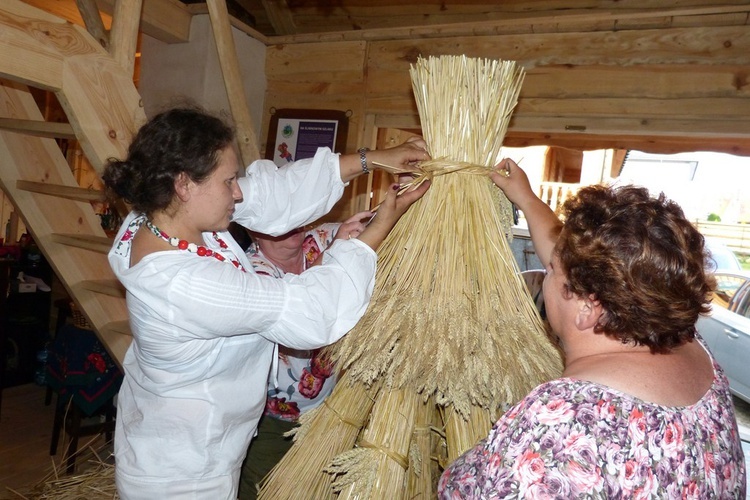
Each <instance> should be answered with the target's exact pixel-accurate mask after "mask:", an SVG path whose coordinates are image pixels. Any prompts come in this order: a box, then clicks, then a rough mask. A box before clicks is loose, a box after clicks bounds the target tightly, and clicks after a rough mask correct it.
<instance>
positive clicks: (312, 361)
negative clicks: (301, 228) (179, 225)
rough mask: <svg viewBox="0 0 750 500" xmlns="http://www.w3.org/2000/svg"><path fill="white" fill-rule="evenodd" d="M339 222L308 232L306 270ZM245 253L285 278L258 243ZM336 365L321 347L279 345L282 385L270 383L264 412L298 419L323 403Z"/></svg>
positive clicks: (263, 270) (259, 267)
mask: <svg viewBox="0 0 750 500" xmlns="http://www.w3.org/2000/svg"><path fill="white" fill-rule="evenodd" d="M339 225H340V224H335V223H327V224H322V225H320V226H318V227H316V228H314V229H313V230H311V231H308V232H307V234H306V235H305V238H304V240H303V241H302V253H303V255H304V259H305V262H304V266H303V268H304V269H308V268H309V267H310V266H312V264H313V263H314V262H315V260H316V259H317V258H318V257H319V256H320V254H321V253H322V252H323V250H325V249H326V248H327V247H328V245H330V244H331V243H332V242H333V238H334V235H335V233H336V231H337V230H338V227H339ZM246 254H247V256H248V259H249V260H250V264H252V266H253V269H254V270H255V272H256V273H257V274H262V275H266V276H272V277H274V278H282V277H284V274H285V273H284V271H283V270H282V269H281V268H280V267H278V266H276V265H275V264H274V263H273V262H271V261H270V260H269V259H267V258H266V257H265V256H264V255H263V253H262V252H261V251H260V248H259V247H258V246H257V245H256V244H252V245H251V246H250V248H248V249H247V251H246ZM333 374H334V370H333V364H332V363H331V362H330V360H328V359H326V358H324V357H323V356H322V355H321V352H320V349H315V350H311V351H299V350H294V349H289V348H287V347H284V346H279V387H273V386H272V384H269V387H268V397H267V399H266V407H265V410H264V414H265V415H269V416H272V417H274V418H278V419H281V420H287V421H290V422H296V421H297V420H298V419H299V416H300V414H302V413H304V412H305V411H307V410H310V409H312V408H314V407H315V406H317V405H319V404H320V403H322V401H323V399H325V398H326V397H327V396H328V395H329V394H330V393H331V391H332V390H333V385H334V383H335V377H333Z"/></svg>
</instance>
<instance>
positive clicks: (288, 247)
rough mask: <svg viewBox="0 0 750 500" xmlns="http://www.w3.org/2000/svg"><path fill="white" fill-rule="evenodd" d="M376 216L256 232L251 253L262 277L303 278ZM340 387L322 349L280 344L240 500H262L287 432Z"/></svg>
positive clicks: (284, 446) (363, 214) (289, 442)
mask: <svg viewBox="0 0 750 500" xmlns="http://www.w3.org/2000/svg"><path fill="white" fill-rule="evenodd" d="M372 215H373V214H372V213H371V212H360V213H358V214H355V215H353V216H352V217H350V218H349V219H347V220H346V221H344V222H343V223H324V224H320V225H319V226H317V227H315V228H313V229H310V230H309V231H305V230H304V229H303V228H300V229H296V230H294V231H291V232H289V233H287V234H285V235H282V236H277V237H273V236H269V235H266V234H262V233H251V236H252V243H251V244H250V246H249V247H248V249H247V250H246V251H245V253H246V254H247V257H248V260H249V261H250V265H251V266H252V267H253V269H254V270H255V272H256V274H259V275H263V276H271V277H273V278H277V279H283V278H284V276H286V275H289V276H290V277H291V276H292V275H298V274H300V273H301V272H303V271H305V270H306V269H309V268H310V267H312V266H313V265H316V264H317V263H319V262H320V259H321V257H322V255H323V251H324V250H325V249H326V248H328V247H329V246H330V245H331V244H332V243H333V241H334V239H349V238H350V237H351V238H354V237H357V236H358V235H359V234H360V233H361V232H362V231H363V230H364V228H365V225H364V224H363V223H362V221H363V220H364V219H365V218H366V217H371V216H372ZM335 384H336V374H335V372H334V370H333V364H332V363H331V362H330V360H328V359H326V358H325V357H324V356H323V355H322V354H321V350H320V349H309V350H299V349H292V348H289V347H286V346H281V345H280V346H279V359H278V368H274V369H273V372H272V373H271V376H270V377H269V381H268V395H267V399H266V408H265V410H264V412H263V417H261V420H260V423H259V424H258V435H257V436H256V437H255V438H254V439H253V440H252V441H251V442H250V447H249V448H248V453H247V456H246V457H245V461H244V463H243V464H242V473H241V475H240V493H239V499H240V500H251V499H255V498H257V488H258V486H259V485H260V482H261V480H262V479H263V478H264V477H265V476H266V474H268V473H269V472H270V471H271V469H272V468H273V467H274V466H275V465H276V463H278V461H279V460H281V458H282V457H283V456H284V454H286V452H287V451H289V448H291V447H292V439H291V437H285V436H284V434H286V433H287V432H289V431H291V430H292V429H293V428H294V427H296V425H297V420H298V419H299V417H300V415H301V414H303V413H305V412H307V411H310V410H312V409H314V408H316V407H318V406H319V405H320V404H321V403H322V402H323V400H324V399H325V398H326V397H327V396H328V395H329V394H331V392H332V391H333V387H334V385H335Z"/></svg>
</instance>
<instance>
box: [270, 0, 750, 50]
mask: <svg viewBox="0 0 750 500" xmlns="http://www.w3.org/2000/svg"><path fill="white" fill-rule="evenodd" d="M749 12H750V5H747V4H739V5H718V6H713V5H711V6H695V7H680V8H658V9H642V10H627V11H620V10H614V9H612V10H608V9H591V10H584V11H564V10H561V11H559V12H555V13H550V12H549V11H543V12H534V13H523V14H517V15H512V14H509V15H504V17H503V18H502V19H490V20H487V21H476V20H475V21H471V22H465V23H449V24H432V25H425V24H424V23H421V24H420V25H416V26H408V27H398V28H380V29H361V30H347V31H329V32H323V33H305V34H298V35H285V36H272V37H268V45H286V44H293V43H315V42H341V41H356V40H369V41H373V40H403V39H419V38H441V37H470V36H471V37H475V36H483V35H504V34H518V33H537V34H538V33H544V32H558V31H560V28H559V26H560V25H573V24H576V23H578V24H587V25H591V24H602V23H605V24H606V25H607V26H608V29H609V30H616V29H617V22H618V21H626V20H629V21H632V20H644V21H646V20H650V19H663V18H671V17H677V16H709V15H716V14H729V13H749Z"/></svg>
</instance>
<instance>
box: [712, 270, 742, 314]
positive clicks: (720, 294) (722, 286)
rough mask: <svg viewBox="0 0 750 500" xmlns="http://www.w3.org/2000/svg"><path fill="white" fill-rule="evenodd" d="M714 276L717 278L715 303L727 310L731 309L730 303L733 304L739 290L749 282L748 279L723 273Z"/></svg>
mask: <svg viewBox="0 0 750 500" xmlns="http://www.w3.org/2000/svg"><path fill="white" fill-rule="evenodd" d="M714 276H715V278H716V290H715V291H714V296H713V303H714V304H717V305H719V306H721V307H723V308H725V309H726V308H728V307H729V303H730V302H732V299H733V298H734V295H735V294H736V293H737V290H739V289H740V287H741V286H742V285H744V284H745V283H747V282H748V278H747V277H745V276H738V275H735V274H723V273H717V274H715V275H714ZM746 290H747V287H746ZM735 302H737V301H735ZM735 307H736V306H735Z"/></svg>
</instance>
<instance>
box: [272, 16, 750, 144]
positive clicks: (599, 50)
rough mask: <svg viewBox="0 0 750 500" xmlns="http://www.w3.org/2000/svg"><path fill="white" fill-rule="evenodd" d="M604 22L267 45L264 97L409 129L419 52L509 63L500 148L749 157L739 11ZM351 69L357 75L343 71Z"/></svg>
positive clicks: (746, 47)
mask: <svg viewBox="0 0 750 500" xmlns="http://www.w3.org/2000/svg"><path fill="white" fill-rule="evenodd" d="M601 17H602V19H601V20H600V22H598V23H594V24H597V28H596V29H597V30H598V31H586V29H587V28H586V26H587V24H585V23H576V24H568V25H566V26H567V27H571V26H574V27H575V28H576V29H577V30H579V31H571V32H566V31H557V32H547V33H529V34H502V35H492V36H460V37H458V36H457V37H443V38H439V37H434V38H424V39H421V38H419V37H414V38H401V39H394V40H383V39H377V40H375V39H373V40H369V41H364V40H363V41H358V42H351V41H342V42H330V41H326V42H325V43H299V44H294V45H293V46H291V45H280V46H274V45H272V46H271V47H269V60H268V63H267V67H266V71H267V75H268V82H269V86H268V88H269V93H268V99H267V101H268V104H269V106H276V107H301V106H304V107H309V108H321V107H326V106H327V105H329V104H331V103H333V104H335V105H342V104H344V103H352V105H353V106H356V102H357V101H360V102H361V106H362V109H356V114H357V118H355V120H358V117H359V115H361V114H364V115H374V116H375V119H374V122H373V123H375V124H377V125H376V126H378V127H381V126H390V127H399V126H409V125H414V124H415V123H416V124H418V118H417V116H416V115H417V111H416V106H415V104H414V100H413V95H412V89H411V81H410V77H409V67H410V64H412V63H414V62H415V61H416V60H417V58H418V57H419V56H423V57H427V56H430V55H434V56H438V55H467V56H469V57H486V58H493V59H513V60H516V61H518V62H519V63H520V64H522V65H523V66H524V67H525V68H526V71H527V73H526V79H525V81H524V85H523V87H522V89H521V95H520V98H519V105H518V108H517V109H516V111H515V113H514V119H513V121H512V122H511V125H510V129H509V131H508V137H507V141H506V142H508V144H511V143H513V142H515V143H517V144H514V145H521V144H524V143H533V144H550V145H560V146H564V147H570V148H576V147H580V148H583V149H600V148H610V147H614V144H619V145H620V147H622V146H625V147H626V149H627V148H630V147H632V148H633V149H636V148H638V149H644V150H646V151H652V152H676V151H680V150H682V151H688V150H696V149H705V150H715V151H723V152H731V153H734V154H743V155H750V113H749V111H750V25H748V24H747V23H748V16H747V13H736V12H732V13H726V14H715V15H710V16H685V18H679V17H669V16H667V17H668V19H667V17H665V18H657V17H653V18H651V19H643V18H639V20H638V21H639V22H638V23H635V22H634V21H632V20H631V21H632V23H631V24H633V25H634V26H635V25H636V24H637V26H638V29H630V30H628V29H623V30H617V31H613V30H611V29H610V30H604V31H602V30H601V29H602V28H601V23H602V22H610V23H613V25H617V26H619V27H620V28H622V27H623V26H625V25H627V22H625V21H628V19H616V16H614V15H613V18H612V19H606V16H604V15H602V16H601ZM649 20H651V21H653V23H654V24H655V25H658V26H659V27H660V28H662V29H650V27H649V23H648V22H647V21H649ZM676 21H679V22H676ZM704 21H705V22H704ZM592 22H593V20H592ZM623 23H624V24H623ZM644 26H645V27H646V28H645V29H644ZM663 26H672V27H668V28H663ZM675 26H676V27H675ZM590 29H593V28H590ZM354 43H357V44H358V45H357V49H356V50H351V47H352V44H354ZM277 47H279V48H278V50H277ZM342 59H347V60H346V61H343V60H342ZM311 61H314V64H313V63H311ZM360 70H361V72H362V79H361V80H357V79H356V77H355V78H352V76H353V73H356V72H358V71H360ZM298 90H301V92H299V91H298ZM333 95H335V98H334V97H333ZM352 109H355V108H352ZM350 133H351V132H350ZM534 134H537V136H536V137H533V136H534ZM654 138H659V140H656V141H655V140H652V139H654Z"/></svg>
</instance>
